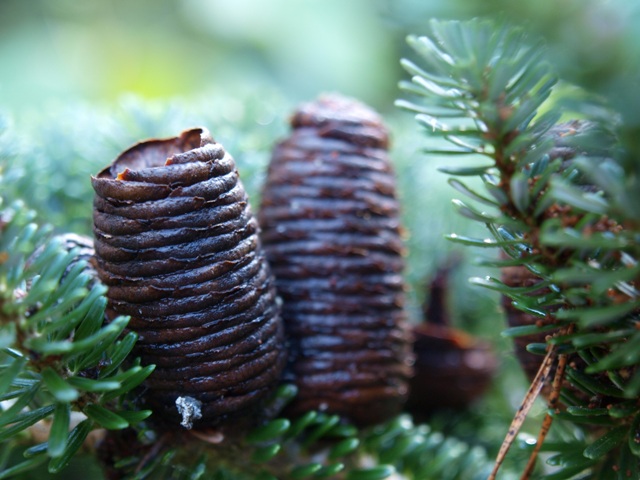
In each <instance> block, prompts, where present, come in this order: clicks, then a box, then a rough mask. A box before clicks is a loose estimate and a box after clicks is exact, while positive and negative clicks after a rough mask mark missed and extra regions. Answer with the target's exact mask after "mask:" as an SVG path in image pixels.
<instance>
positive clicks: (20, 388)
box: [0, 203, 153, 478]
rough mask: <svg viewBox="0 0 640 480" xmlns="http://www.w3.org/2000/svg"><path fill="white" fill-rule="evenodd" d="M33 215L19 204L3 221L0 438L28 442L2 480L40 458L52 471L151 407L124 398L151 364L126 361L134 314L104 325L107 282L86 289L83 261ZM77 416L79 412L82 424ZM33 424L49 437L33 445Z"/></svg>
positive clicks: (0, 242) (0, 243)
mask: <svg viewBox="0 0 640 480" xmlns="http://www.w3.org/2000/svg"><path fill="white" fill-rule="evenodd" d="M33 220H34V213H33V212H32V211H30V210H28V209H26V208H25V206H24V205H23V204H21V203H14V204H12V205H10V206H9V207H7V208H4V209H3V212H2V217H1V221H0V231H1V232H0V233H1V237H0V252H1V261H0V347H1V348H2V357H1V362H2V363H1V365H0V395H1V396H0V400H2V402H3V404H2V405H3V408H2V417H1V418H2V419H1V420H0V424H1V426H2V431H1V433H0V440H2V441H3V442H7V441H8V440H13V441H15V442H18V443H26V444H27V446H28V448H27V449H26V450H24V453H23V454H24V457H25V460H24V461H23V462H21V463H18V464H17V465H7V466H5V467H4V469H3V470H2V471H1V472H0V478H8V477H11V476H12V475H15V474H16V473H17V472H22V471H26V470H28V469H30V468H33V467H35V466H37V465H38V464H40V463H42V462H44V461H48V470H49V472H50V473H56V472H58V471H60V470H61V469H62V468H64V467H65V466H66V465H67V463H68V462H69V460H70V459H71V457H72V456H73V455H74V454H75V453H76V452H77V451H78V450H79V449H80V447H81V446H82V444H83V442H84V441H85V439H86V438H87V436H88V434H89V433H90V432H91V431H92V430H94V429H95V428H98V427H102V428H106V429H122V428H126V427H128V426H129V425H133V424H136V423H137V422H139V421H141V420H143V419H144V418H146V417H147V416H149V415H150V413H151V412H149V411H144V410H142V411H139V410H131V409H129V407H128V405H127V404H126V402H123V401H122V398H123V395H124V394H126V393H127V392H129V391H131V390H132V389H133V388H135V387H136V386H137V385H139V384H140V383H141V382H142V381H143V380H144V379H145V378H146V377H147V376H148V375H149V373H151V371H152V370H153V368H152V367H144V368H143V367H141V366H140V365H137V364H136V363H135V362H133V364H131V365H127V366H126V367H125V366H123V365H124V362H125V359H127V356H128V354H129V353H130V351H131V348H132V347H133V345H134V343H135V340H136V335H135V334H134V333H127V334H123V330H124V329H125V327H126V325H127V321H128V319H127V318H124V317H120V318H117V319H115V320H114V321H113V322H111V323H109V324H106V325H103V321H104V309H105V306H106V300H105V297H104V293H105V288H104V287H103V286H101V285H99V284H97V283H94V284H93V285H91V286H90V281H91V276H90V275H89V274H87V273H86V272H85V270H86V268H87V266H86V263H85V262H84V261H82V260H79V261H76V252H74V251H73V250H72V251H67V250H66V249H65V248H64V246H63V245H62V243H61V241H60V240H59V239H57V238H47V237H48V234H49V232H50V230H51V229H50V228H47V227H39V226H37V225H36V224H35V223H33ZM72 412H81V414H82V415H81V418H80V420H79V422H76V423H77V424H76V425H72V423H71V421H72ZM37 423H39V424H40V425H41V426H42V427H43V428H44V429H45V430H47V431H48V436H47V440H46V441H45V442H42V443H37V442H36V443H35V444H31V445H29V437H33V432H32V431H30V428H31V427H33V426H34V425H35V424H37ZM71 427H72V428H71ZM70 428H71V430H70ZM69 430H70V431H69ZM31 441H32V442H33V438H32V439H31ZM5 448H8V447H5Z"/></svg>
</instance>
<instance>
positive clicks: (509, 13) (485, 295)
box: [0, 0, 640, 478]
mask: <svg viewBox="0 0 640 480" xmlns="http://www.w3.org/2000/svg"><path fill="white" fill-rule="evenodd" d="M639 4H640V2H638V1H631V0H629V1H626V0H607V1H604V0H602V1H600V0H565V1H563V2H557V1H551V0H535V1H534V0H526V1H524V0H523V1H520V2H513V1H508V0H486V1H474V0H466V1H465V0H346V1H345V0H269V1H256V0H253V1H251V0H82V1H74V0H0V177H1V178H2V182H0V185H1V186H2V189H3V191H2V195H3V196H4V197H5V201H6V202H7V203H8V202H9V201H11V200H14V199H18V198H21V199H24V200H25V201H26V202H27V204H28V206H29V207H31V208H34V209H36V210H37V211H38V212H39V213H40V215H41V217H40V218H41V220H42V221H47V222H50V223H52V224H53V225H54V226H55V227H56V228H57V229H58V230H60V231H73V232H78V233H86V234H90V232H91V201H92V197H93V192H92V190H91V186H90V183H89V175H91V174H93V173H96V172H97V171H99V170H100V169H102V168H103V167H104V166H106V165H107V164H109V163H110V162H111V161H112V160H113V158H115V156H116V155H117V154H118V153H119V152H120V151H122V150H123V149H124V148H127V147H128V146H130V145H131V144H132V143H134V142H137V141H139V140H142V139H144V138H148V137H152V136H170V135H175V134H177V133H178V132H180V131H181V130H183V129H184V128H187V127H190V126H193V125H204V126H206V127H208V128H209V129H210V130H211V131H212V133H213V135H214V137H215V138H216V139H217V140H218V141H220V142H221V143H222V144H223V145H224V146H225V148H226V149H227V150H228V151H230V152H231V153H232V155H233V156H234V157H235V158H236V161H237V163H238V167H239V170H240V173H241V176H242V179H243V181H244V183H245V185H246V186H247V189H248V190H249V193H250V195H251V198H252V203H254V208H257V204H258V202H259V191H260V186H261V184H262V180H263V175H264V169H265V167H266V164H267V162H268V160H269V155H270V150H271V148H272V146H273V144H274V143H275V142H276V141H277V140H278V139H279V138H282V137H283V136H285V135H286V133H287V129H288V127H287V119H288V117H289V115H290V114H291V112H292V111H293V109H294V108H295V105H296V104H298V103H299V102H301V101H307V100H311V99H313V98H315V97H316V96H317V95H318V94H320V93H322V92H328V91H334V92H340V93H343V94H346V95H350V96H353V97H356V98H358V99H359V100H361V101H364V102H366V103H368V104H369V105H371V106H372V107H374V108H375V109H377V110H378V111H380V112H381V113H382V114H383V115H384V116H385V119H386V121H387V123H388V124H389V127H390V130H391V134H392V140H393V148H392V157H393V160H394V162H395V165H396V170H397V174H398V178H399V193H400V196H401V199H402V203H403V206H404V223H405V226H406V229H407V246H408V250H409V259H408V262H407V264H408V269H407V278H408V280H409V282H410V292H409V308H410V313H411V317H412V320H413V321H418V320H420V304H421V303H422V302H423V300H425V298H428V292H426V291H425V286H426V285H427V284H428V281H429V280H430V279H431V277H432V276H433V274H434V272H435V270H436V268H437V267H438V266H439V265H441V264H442V263H443V262H445V261H446V259H447V258H448V256H449V255H451V254H453V253H454V252H455V251H457V248H456V247H455V245H453V244H451V243H449V242H447V241H446V240H445V239H444V235H445V234H448V233H451V232H456V233H458V234H463V235H464V234H466V235H472V236H486V232H485V231H484V229H483V228H482V226H478V225H476V224H474V223H472V222H468V221H466V220H465V219H463V218H462V217H459V216H457V215H455V214H454V210H453V208H452V206H451V203H450V201H451V199H452V198H455V197H457V194H456V192H455V191H454V190H453V189H452V188H451V187H450V186H449V185H448V184H447V182H446V180H447V177H446V175H444V174H442V173H439V172H438V171H437V167H438V166H440V165H444V164H445V163H446V162H450V161H453V160H450V159H445V158H426V157H425V156H424V155H423V154H422V153H421V152H420V150H421V148H422V147H424V145H425V143H426V142H429V138H428V135H425V134H424V132H423V131H421V130H420V129H419V128H418V127H417V126H416V124H415V123H414V121H413V119H412V118H411V115H408V114H406V113H403V112H400V111H398V110H397V109H396V108H395V107H394V106H393V102H394V100H395V99H396V98H398V97H400V96H402V94H401V93H400V92H399V90H398V87H397V83H398V81H399V80H400V79H403V78H405V77H406V75H405V74H404V73H403V71H402V69H401V68H400V64H399V60H400V58H402V57H404V56H411V55H412V54H411V52H409V50H408V47H407V46H406V42H405V37H406V35H408V34H410V33H412V34H420V33H421V32H423V31H424V30H425V29H426V24H427V22H428V21H429V19H430V18H469V17H472V16H476V15H491V16H500V17H503V18H507V19H510V20H511V21H513V22H515V23H521V24H524V25H526V26H527V28H529V29H530V30H531V31H533V32H536V33H538V34H541V35H542V36H543V37H545V39H546V41H547V42H548V43H550V44H551V47H552V48H551V49H550V50H551V57H550V59H549V60H550V61H552V62H553V63H554V64H555V66H556V68H557V70H558V72H559V73H560V75H561V77H562V78H563V79H564V82H563V83H562V84H561V88H562V89H565V90H571V89H572V88H574V87H575V86H576V85H577V86H584V87H587V88H589V89H591V90H592V91H593V92H595V93H597V94H599V95H601V96H603V97H604V98H606V99H608V100H609V101H610V102H611V103H612V104H613V105H614V106H616V107H618V108H619V111H620V114H621V115H623V116H625V117H626V119H627V120H628V121H627V125H629V126H631V127H633V125H636V133H637V132H639V131H640V95H636V96H635V97H633V98H630V97H629V96H628V95H626V96H625V97H621V96H620V95H619V92H628V91H630V86H632V85H635V83H634V82H636V83H637V82H638V80H639V79H638V78H637V72H639V71H640V69H639V68H638V65H639V64H640V6H639ZM634 122H635V123H634ZM462 254H463V258H464V262H463V264H462V266H461V267H460V269H459V270H458V271H457V272H456V273H455V275H454V278H453V279H452V284H451V289H450V291H449V294H448V297H447V302H448V303H449V305H450V308H451V313H452V322H453V323H454V324H455V325H456V326H459V327H462V328H464V329H466V330H468V331H470V332H472V333H474V334H476V335H479V336H481V337H483V338H485V339H488V340H489V341H490V342H491V343H492V344H493V345H494V347H495V349H496V351H497V352H498V357H499V360H500V370H499V372H498V375H497V376H496V382H495V384H494V386H493V387H492V390H491V391H490V392H489V394H488V395H487V396H486V397H485V398H484V399H482V400H480V402H479V403H477V404H476V405H474V409H473V411H472V412H462V413H458V414H457V415H455V416H451V415H447V414H443V415H441V416H439V417H435V418H434V419H432V422H433V425H434V428H441V429H442V430H444V431H449V432H450V433H452V434H455V435H457V436H459V437H461V438H463V439H468V440H469V441H470V442H471V443H473V444H477V443H479V444H482V445H483V446H484V447H486V448H487V450H488V451H489V453H491V454H493V453H495V451H496V450H497V447H498V446H499V443H500V441H501V440H502V436H503V435H504V433H505V431H506V428H507V425H508V422H509V420H510V419H511V416H512V414H513V411H514V410H515V408H517V405H518V403H519V401H520V400H521V398H522V397H523V395H524V392H525V390H526V387H527V384H526V382H525V380H524V376H523V375H522V374H521V372H520V370H519V368H518V367H517V365H516V364H515V360H514V358H513V356H512V354H511V345H510V343H509V342H508V341H507V340H505V339H503V338H501V337H500V335H499V334H500V331H501V330H502V329H503V328H504V321H503V314H502V312H501V310H500V308H499V306H498V301H497V300H498V299H497V298H496V297H495V296H494V295H491V294H490V293H489V292H487V291H483V290H479V289H477V288H474V287H471V286H470V285H469V284H468V282H467V278H468V277H469V276H471V275H487V274H493V273H495V272H488V271H487V270H486V269H480V268H479V267H477V266H476V263H477V260H479V259H481V258H482V257H483V256H486V255H495V254H496V253H495V252H490V251H489V252H486V251H477V250H476V251H473V250H467V249H464V251H463V252H462ZM543 413H544V406H543V405H542V404H541V405H540V406H539V407H538V408H537V410H535V411H534V413H533V415H532V421H531V425H532V428H530V430H529V431H530V432H532V433H535V432H536V430H537V426H538V423H536V422H537V421H539V418H540V416H541V415H542V414H543ZM536 418H537V419H538V420H536ZM505 478H507V477H505Z"/></svg>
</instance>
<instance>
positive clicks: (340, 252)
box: [259, 95, 412, 424]
mask: <svg viewBox="0 0 640 480" xmlns="http://www.w3.org/2000/svg"><path fill="white" fill-rule="evenodd" d="M291 125H292V127H293V132H292V134H291V136H290V137H289V138H288V139H286V140H285V141H283V142H281V143H280V144H278V145H277V146H276V148H275V151H274V153H273V158H272V160H271V164H270V166H269V171H268V178H267V181H266V184H265V186H264V191H263V198H262V207H261V210H260V214H259V220H260V223H261V226H262V228H263V234H262V238H263V241H264V245H265V249H266V251H267V257H268V259H269V261H270V263H271V265H272V268H273V271H274V274H275V276H276V284H277V287H278V292H279V294H280V295H281V297H282V299H283V318H284V321H285V326H286V329H287V332H288V335H289V337H290V341H291V350H292V352H291V358H290V368H289V371H290V372H289V376H290V377H291V378H292V379H293V380H294V381H295V383H296V384H297V385H298V388H299V394H298V397H297V399H296V402H295V403H294V405H293V406H292V408H291V413H292V414H293V415H295V414H296V413H301V412H304V411H308V410H311V409H319V410H324V411H328V412H331V413H338V414H341V415H344V416H347V417H349V418H351V419H352V420H353V421H354V422H356V423H360V424H370V423H376V422H380V421H382V420H384V419H385V418H388V417H390V416H392V415H394V414H396V413H397V412H398V411H399V410H400V409H401V407H402V405H403V403H404V402H405V399H406V396H407V388H408V379H409V377H410V376H411V370H412V369H411V364H412V357H411V345H410V341H409V336H408V333H407V330H406V328H405V326H404V323H405V319H406V318H405V312H404V310H403V306H404V282H403V277H402V273H403V267H404V260H403V252H404V247H403V242H402V238H401V227H400V220H399V206H398V200H397V198H396V193H395V190H396V183H395V178H394V175H393V173H392V169H391V164H390V161H389V157H388V154H387V146H388V133H387V130H386V128H385V127H384V125H383V124H382V121H381V119H380V117H379V116H378V115H377V114H376V113H375V112H373V111H372V110H370V109H369V108H368V107H366V106H365V105H363V104H361V103H358V102H356V101H354V100H351V99H347V98H343V97H340V96H336V95H332V96H325V97H322V98H320V99H319V100H318V101H316V102H313V103H309V104H305V105H303V106H302V107H300V109H299V110H298V111H297V112H296V113H295V115H294V116H293V119H292V121H291Z"/></svg>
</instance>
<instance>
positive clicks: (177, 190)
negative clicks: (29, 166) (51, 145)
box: [92, 128, 286, 428]
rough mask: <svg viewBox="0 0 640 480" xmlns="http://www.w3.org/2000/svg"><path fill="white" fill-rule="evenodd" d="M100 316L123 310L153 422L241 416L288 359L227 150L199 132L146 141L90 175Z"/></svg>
mask: <svg viewBox="0 0 640 480" xmlns="http://www.w3.org/2000/svg"><path fill="white" fill-rule="evenodd" d="M92 184H93V188H94V189H95V192H96V194H97V195H96V197H95V201H94V234H95V249H96V257H97V267H98V273H99V276H100V279H101V280H102V281H103V282H104V283H105V284H106V285H107V286H108V287H109V291H108V300H109V303H108V308H107V315H108V316H109V317H111V318H112V317H115V316H117V315H130V316H131V321H130V323H129V328H130V329H131V330H134V331H135V332H137V333H138V335H139V340H138V343H137V345H136V350H135V352H134V353H135V354H136V355H139V356H140V357H141V359H142V362H143V364H155V365H156V369H155V371H154V372H153V374H152V375H151V376H150V377H149V379H148V381H147V382H146V384H145V386H146V388H147V389H148V390H147V391H146V392H145V394H144V397H145V400H146V403H147V404H148V405H149V406H150V407H151V408H152V409H153V410H154V412H156V415H155V418H156V419H158V418H159V419H160V420H167V421H169V422H171V423H174V424H175V423H177V422H178V421H180V420H182V423H183V425H184V426H185V427H187V428H190V427H191V424H192V423H194V422H195V424H196V425H197V426H205V427H206V426H211V425H215V424H218V423H220V422H222V421H223V420H224V419H225V418H226V417H228V416H240V415H243V416H245V415H246V414H247V413H249V412H252V411H254V409H255V407H256V405H257V404H258V403H259V402H260V400H261V399H263V398H264V397H265V396H266V395H267V393H268V392H269V391H270V390H271V389H272V387H273V386H274V385H275V384H276V383H277V382H278V379H279V378H280V375H281V372H282V370H283V368H284V364H285V363H286V353H285V350H284V348H283V332H284V329H283V326H282V321H281V318H280V312H279V305H278V303H277V302H276V295H275V285H274V281H273V277H272V275H271V272H270V270H269V268H268V266H267V263H266V261H265V258H264V253H263V250H262V247H261V246H260V242H259V240H258V235H257V233H258V226H257V223H256V221H255V219H254V217H253V215H252V213H251V210H250V208H249V203H248V199H247V195H246V193H245V190H244V188H243V186H242V184H241V183H240V181H239V178H238V172H237V170H236V168H235V164H234V161H233V159H232V158H231V156H229V154H228V153H226V152H225V150H224V148H223V147H222V146H221V145H220V144H218V143H214V142H213V140H212V139H211V137H210V136H209V132H207V130H206V129H203V128H197V129H192V130H187V131H185V132H183V133H182V134H181V135H180V136H179V137H176V138H170V139H166V140H149V141H146V142H142V143H139V144H137V145H135V146H133V147H132V148H130V149H129V150H127V151H125V152H124V153H122V154H121V155H120V156H119V157H118V158H117V159H116V160H115V161H114V162H113V163H112V164H111V165H110V166H109V167H107V168H105V169H104V170H103V171H102V172H100V173H99V174H98V175H97V176H96V177H93V178H92Z"/></svg>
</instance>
